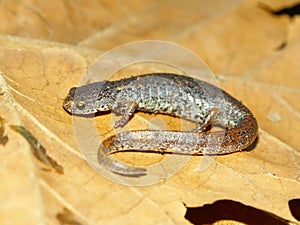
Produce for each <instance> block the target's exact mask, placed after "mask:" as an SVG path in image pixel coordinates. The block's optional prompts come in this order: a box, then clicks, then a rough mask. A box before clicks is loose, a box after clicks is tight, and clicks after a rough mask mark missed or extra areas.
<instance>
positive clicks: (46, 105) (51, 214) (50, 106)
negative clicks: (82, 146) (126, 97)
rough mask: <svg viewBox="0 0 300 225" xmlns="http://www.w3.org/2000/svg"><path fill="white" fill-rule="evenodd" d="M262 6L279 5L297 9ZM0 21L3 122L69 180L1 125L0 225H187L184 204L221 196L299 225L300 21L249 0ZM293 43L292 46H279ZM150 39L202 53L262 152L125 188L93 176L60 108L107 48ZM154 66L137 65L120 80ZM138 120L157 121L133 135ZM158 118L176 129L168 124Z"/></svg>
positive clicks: (72, 10) (77, 7)
mask: <svg viewBox="0 0 300 225" xmlns="http://www.w3.org/2000/svg"><path fill="white" fill-rule="evenodd" d="M261 2H263V3H264V4H267V5H269V6H271V7H272V8H274V9H280V8H281V7H285V6H291V5H293V4H294V3H295V1H285V3H284V4H286V5H283V3H282V2H278V1H271V0H268V1H261ZM192 3H193V5H191V4H192ZM0 21H1V22H0V23H1V26H0V27H1V31H2V34H3V35H1V36H0V70H1V72H2V73H3V76H1V83H0V87H1V96H0V104H1V107H0V116H1V117H2V118H3V119H5V120H6V121H7V124H8V125H23V126H25V127H26V129H27V130H28V131H30V132H31V133H32V134H33V136H34V137H35V138H37V140H38V141H39V142H40V143H42V144H43V146H44V147H45V149H46V150H47V153H48V154H49V156H50V157H51V158H53V159H54V160H55V161H56V162H57V163H58V164H59V165H61V166H62V167H63V170H64V174H63V175H59V174H57V173H54V172H51V171H44V170H42V169H41V168H42V167H41V165H40V164H39V163H38V162H37V160H36V159H35V158H34V157H33V156H32V154H31V151H30V145H29V144H28V143H27V142H26V140H25V139H24V138H23V137H22V136H20V135H19V134H17V133H15V132H14V131H12V130H11V129H10V128H9V127H8V126H6V129H5V134H6V135H7V136H8V138H9V141H8V142H7V143H6V145H5V146H3V145H0V153H1V154H0V156H1V162H2V163H1V170H0V171H1V172H0V179H1V184H0V197H1V213H0V221H1V222H0V223H1V224H2V223H3V224H5V223H9V222H10V223H11V224H51V225H52V224H54V225H55V224H60V223H61V222H62V221H63V220H60V219H59V218H58V215H62V212H65V211H64V210H65V209H66V210H67V212H71V215H72V218H73V216H74V218H75V219H74V221H75V222H78V223H80V224H120V223H122V224H141V223H143V224H190V223H189V222H188V221H187V220H186V219H185V217H184V216H185V213H186V207H185V205H186V206H187V207H201V206H203V205H205V204H212V203H214V202H215V201H218V200H224V199H226V200H232V201H235V202H239V203H242V204H243V205H246V206H251V207H254V208H256V209H257V210H263V211H265V212H268V213H271V214H273V215H276V216H278V217H280V218H283V219H285V220H290V221H294V222H296V221H297V220H296V218H295V217H294V216H292V214H291V211H290V209H289V201H291V200H293V199H296V198H299V195H300V184H299V181H300V154H299V149H300V142H299V135H300V128H299V127H300V126H299V124H300V117H299V110H300V108H299V100H300V99H299V96H300V89H299V87H300V83H299V81H298V80H299V79H298V73H299V71H300V68H299V67H300V64H299V63H298V61H299V60H298V59H299V52H300V51H299V46H300V45H299V36H300V33H299V29H298V28H299V21H300V20H299V17H298V16H295V18H294V19H293V20H292V21H291V20H290V18H289V17H288V16H284V15H283V16H281V17H278V16H273V15H271V14H270V13H268V12H266V11H265V10H263V9H261V8H259V7H258V2H257V1H254V0H248V1H243V2H239V1H221V0H220V1H213V2H209V1H198V2H194V1H187V2H186V1H184V2H183V1H169V2H168V3H163V2H158V1H151V3H141V2H139V1H127V2H126V3H124V2H123V1H122V2H119V3H118V4H116V5H113V3H110V2H107V3H106V2H99V1H90V2H89V3H86V2H84V3H83V1H82V2H80V1H76V2H74V1H59V0H56V1H53V2H47V3H46V4H45V3H40V2H38V1H35V0H26V1H5V2H2V3H1V5H0ZM287 32H288V35H286V33H287ZM5 34H9V35H16V36H23V37H24V36H25V37H28V38H33V39H34V38H39V39H44V40H48V41H59V42H64V43H66V44H58V43H55V42H52V43H51V42H44V41H37V40H30V39H28V38H21V37H14V36H8V35H5ZM286 36H287V44H286V46H285V47H284V48H283V49H281V50H278V49H277V48H278V46H279V45H280V44H281V43H282V41H283V40H285V38H286ZM143 39H164V40H169V41H175V42H177V43H179V44H182V45H183V46H185V47H187V48H189V49H191V50H192V51H194V52H195V53H197V54H198V55H199V56H200V57H202V58H203V59H204V60H205V62H206V63H207V64H208V65H209V66H210V67H211V69H212V71H213V72H215V73H216V74H217V78H218V81H219V83H220V85H221V86H222V87H223V88H224V89H225V90H227V91H228V92H230V93H231V94H232V95H233V96H235V97H236V98H237V99H240V100H242V101H243V102H244V103H245V104H246V105H247V106H248V107H249V108H250V109H251V110H252V111H253V113H254V114H255V115H256V117H257V119H258V123H259V126H260V131H259V140H258V142H257V145H256V146H255V148H254V149H253V150H252V151H249V152H241V153H236V154H231V155H226V156H218V157H213V158H211V157H192V158H191V160H190V161H189V162H188V163H187V164H186V166H185V167H184V168H183V169H182V170H181V171H180V172H179V173H177V174H176V175H174V176H173V177H171V178H170V179H168V180H166V181H165V182H162V183H158V184H155V185H151V186H147V187H130V186H122V185H119V184H116V183H113V182H111V181H109V180H107V179H104V178H103V177H101V176H100V175H98V174H97V173H96V171H95V170H93V169H92V168H91V167H90V166H89V165H88V164H87V163H86V162H85V160H84V158H83V156H82V155H81V153H80V151H79V149H78V147H77V143H76V138H75V136H74V133H73V124H72V117H71V116H70V115H69V114H67V113H66V112H65V111H64V110H63V108H62V101H63V99H64V97H65V96H66V94H67V92H68V90H69V89H70V88H71V87H73V86H76V85H77V84H78V82H79V80H80V79H81V78H82V76H83V75H84V73H85V71H86V69H87V67H88V66H89V65H90V64H91V63H92V62H93V60H94V59H96V58H97V57H98V56H99V55H101V54H102V53H103V51H105V50H109V49H111V48H112V47H116V46H118V45H120V44H123V43H127V42H131V41H136V40H143ZM67 44H77V45H78V46H77V47H75V46H71V45H67ZM87 47H88V48H90V49H88V48H87ZM92 48H93V49H92ZM95 49H98V50H99V51H98V50H95ZM124 57H126V56H124ZM124 57H123V58H121V59H120V60H122V59H125V58H124ZM108 63H110V64H113V63H114V62H108ZM155 69H156V67H155V65H151V68H149V67H147V65H136V66H133V67H131V68H129V69H127V70H126V69H125V70H123V71H120V73H119V74H117V75H116V77H115V78H118V77H121V76H130V75H132V74H138V73H141V72H146V71H153V70H155ZM160 69H161V68H160ZM100 72H101V71H99V73H100ZM110 118H111V115H105V116H103V117H99V118H97V119H96V123H97V124H98V128H99V126H100V127H101V126H102V127H101V128H103V127H106V130H101V132H100V135H101V136H102V137H104V136H105V135H109V134H110V133H109V132H110V131H111V130H110V129H111V120H110ZM139 118H146V119H150V120H151V119H153V116H152V115H144V114H139V116H136V117H135V118H134V120H133V121H132V128H134V127H135V126H138V125H136V124H138V122H139V120H138V119H139ZM157 118H158V119H159V120H163V121H165V122H166V124H167V125H168V126H172V125H173V124H174V123H175V122H174V121H175V119H173V118H169V117H168V116H158V117H157ZM101 124H102V125H101ZM117 157H119V159H122V160H125V161H126V160H128V162H132V161H133V159H139V162H137V164H138V165H148V164H151V163H152V162H157V161H161V160H163V158H161V156H160V155H155V154H150V155H146V154H134V153H132V154H127V155H125V154H124V155H122V154H121V155H118V156H117ZM184 204H185V205H184ZM224 206H225V205H224ZM237 209H238V208H237ZM68 218H69V217H68ZM223 219H224V218H223ZM66 221H68V220H66Z"/></svg>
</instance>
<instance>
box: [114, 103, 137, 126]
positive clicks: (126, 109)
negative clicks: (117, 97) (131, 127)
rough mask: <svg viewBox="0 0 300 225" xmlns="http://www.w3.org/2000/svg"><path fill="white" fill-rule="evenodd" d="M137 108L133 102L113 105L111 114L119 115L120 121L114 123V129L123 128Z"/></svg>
mask: <svg viewBox="0 0 300 225" xmlns="http://www.w3.org/2000/svg"><path fill="white" fill-rule="evenodd" d="M137 106H138V105H137V103H136V102H134V101H117V102H116V103H115V104H114V105H113V108H112V112H113V113H115V114H116V115H121V119H119V120H117V121H116V122H115V124H114V128H118V127H124V126H125V125H126V124H127V123H128V121H129V120H130V119H131V117H132V116H133V114H134V112H135V110H136V109H137Z"/></svg>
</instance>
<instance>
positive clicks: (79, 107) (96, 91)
mask: <svg viewBox="0 0 300 225" xmlns="http://www.w3.org/2000/svg"><path fill="white" fill-rule="evenodd" d="M111 91H112V87H111V85H109V82H97V83H91V84H87V85H84V86H80V87H72V88H71V89H70V91H69V93H68V95H67V97H66V98H65V99H64V103H63V107H64V109H65V110H66V111H67V112H69V113H71V114H76V115H87V114H93V113H96V112H104V111H109V110H111V107H112V104H113V101H114V99H113V98H112V95H111Z"/></svg>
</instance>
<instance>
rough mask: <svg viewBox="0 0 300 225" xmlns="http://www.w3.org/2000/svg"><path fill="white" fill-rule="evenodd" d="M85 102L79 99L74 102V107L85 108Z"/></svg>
mask: <svg viewBox="0 0 300 225" xmlns="http://www.w3.org/2000/svg"><path fill="white" fill-rule="evenodd" d="M85 106H86V105H85V102H84V101H79V102H77V103H76V108H77V109H84V108H85Z"/></svg>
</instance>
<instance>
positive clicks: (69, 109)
mask: <svg viewBox="0 0 300 225" xmlns="http://www.w3.org/2000/svg"><path fill="white" fill-rule="evenodd" d="M63 106H64V109H65V110H66V111H67V112H68V113H70V114H73V112H74V101H73V100H66V101H64V104H63Z"/></svg>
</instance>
